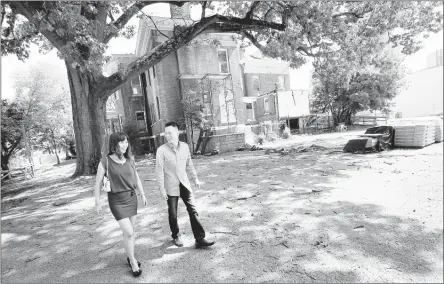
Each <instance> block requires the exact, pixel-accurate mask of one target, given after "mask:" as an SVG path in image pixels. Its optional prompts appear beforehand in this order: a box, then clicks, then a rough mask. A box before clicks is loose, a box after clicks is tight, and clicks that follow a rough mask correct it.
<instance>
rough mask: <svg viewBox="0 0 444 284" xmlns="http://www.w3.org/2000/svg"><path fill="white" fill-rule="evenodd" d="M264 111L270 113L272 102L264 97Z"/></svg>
mask: <svg viewBox="0 0 444 284" xmlns="http://www.w3.org/2000/svg"><path fill="white" fill-rule="evenodd" d="M264 113H270V102H269V100H268V98H264Z"/></svg>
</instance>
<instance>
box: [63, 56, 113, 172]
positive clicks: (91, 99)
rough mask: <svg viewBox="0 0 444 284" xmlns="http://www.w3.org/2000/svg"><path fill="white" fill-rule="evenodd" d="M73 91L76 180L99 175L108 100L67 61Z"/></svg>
mask: <svg viewBox="0 0 444 284" xmlns="http://www.w3.org/2000/svg"><path fill="white" fill-rule="evenodd" d="M65 65H66V68H67V71H68V81H69V87H70V91H71V104H72V110H73V111H72V116H73V125H74V134H75V141H76V154H77V165H76V171H75V172H74V174H73V177H76V176H80V175H90V174H95V173H96V172H97V166H98V164H99V162H100V159H101V149H102V145H103V142H104V136H105V116H106V113H105V111H106V109H105V104H106V98H99V96H98V95H97V94H95V93H94V92H93V90H94V86H95V84H94V82H93V81H92V80H91V78H90V77H89V76H88V74H86V73H82V72H81V71H80V70H79V69H76V68H73V67H72V66H71V65H70V64H69V63H68V62H66V61H65Z"/></svg>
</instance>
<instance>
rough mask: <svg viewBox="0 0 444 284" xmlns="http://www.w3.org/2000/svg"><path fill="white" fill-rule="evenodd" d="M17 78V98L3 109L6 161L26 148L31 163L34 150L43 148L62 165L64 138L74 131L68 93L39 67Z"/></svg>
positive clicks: (3, 142)
mask: <svg viewBox="0 0 444 284" xmlns="http://www.w3.org/2000/svg"><path fill="white" fill-rule="evenodd" d="M14 78H15V79H14V80H15V81H14V84H15V89H16V97H15V99H14V101H13V102H12V103H10V104H8V102H7V101H4V102H3V104H4V106H3V107H2V148H3V152H4V155H5V156H7V157H5V158H4V160H5V162H6V160H8V163H9V158H10V157H11V156H12V155H13V154H14V153H15V149H20V148H22V147H26V148H27V149H26V152H27V156H28V158H29V159H30V162H32V154H31V152H30V151H31V149H32V148H41V149H44V150H46V151H48V152H50V153H54V154H55V155H56V156H57V163H60V157H59V156H58V151H59V149H60V148H61V147H63V144H64V139H63V136H64V135H65V134H66V133H67V132H68V131H69V130H70V129H72V120H71V117H72V116H71V108H70V103H69V94H68V92H67V91H66V90H65V89H64V88H63V85H61V84H60V83H59V82H57V81H56V80H57V79H56V78H53V77H52V76H51V75H50V74H49V73H47V72H46V73H44V72H43V71H42V70H41V69H40V67H39V66H32V67H31V68H29V69H28V70H27V71H23V70H22V71H20V72H17V74H16V75H15V77H14ZM7 142H8V143H7ZM6 145H8V146H9V147H7V146H6Z"/></svg>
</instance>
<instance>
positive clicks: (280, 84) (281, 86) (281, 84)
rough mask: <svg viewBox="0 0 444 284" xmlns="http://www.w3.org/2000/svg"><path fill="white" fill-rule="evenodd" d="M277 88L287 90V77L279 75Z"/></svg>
mask: <svg viewBox="0 0 444 284" xmlns="http://www.w3.org/2000/svg"><path fill="white" fill-rule="evenodd" d="M277 87H278V89H279V90H284V89H285V77H284V75H279V76H278V82H277Z"/></svg>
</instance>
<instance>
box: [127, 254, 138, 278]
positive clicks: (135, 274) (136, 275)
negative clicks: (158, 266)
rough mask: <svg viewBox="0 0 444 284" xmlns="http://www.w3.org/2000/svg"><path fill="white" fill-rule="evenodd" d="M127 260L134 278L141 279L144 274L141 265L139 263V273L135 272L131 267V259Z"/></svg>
mask: <svg viewBox="0 0 444 284" xmlns="http://www.w3.org/2000/svg"><path fill="white" fill-rule="evenodd" d="M126 260H127V261H128V265H129V267H130V269H131V272H132V273H133V276H134V277H139V276H140V275H141V274H142V269H140V265H141V263H140V262H137V265H138V266H139V269H138V270H137V271H133V267H132V266H131V262H130V260H129V257H128V258H127V259H126Z"/></svg>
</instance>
